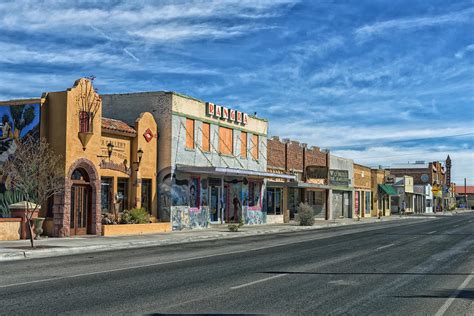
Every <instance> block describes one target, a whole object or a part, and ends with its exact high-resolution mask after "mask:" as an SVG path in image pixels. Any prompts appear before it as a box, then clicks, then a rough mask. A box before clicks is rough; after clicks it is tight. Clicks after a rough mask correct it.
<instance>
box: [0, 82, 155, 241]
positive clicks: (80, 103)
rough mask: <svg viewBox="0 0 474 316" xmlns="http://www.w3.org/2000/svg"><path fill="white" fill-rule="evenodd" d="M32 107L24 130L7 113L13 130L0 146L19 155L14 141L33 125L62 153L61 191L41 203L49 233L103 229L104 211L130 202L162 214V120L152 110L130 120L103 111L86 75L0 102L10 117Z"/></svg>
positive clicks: (34, 130)
mask: <svg viewBox="0 0 474 316" xmlns="http://www.w3.org/2000/svg"><path fill="white" fill-rule="evenodd" d="M29 109H35V110H34V113H35V119H34V120H32V121H31V122H30V124H29V125H27V126H23V127H24V130H23V131H20V130H19V129H20V128H19V127H20V125H21V124H19V123H14V122H12V123H8V121H9V118H8V114H5V115H6V116H5V115H4V117H5V119H4V121H5V122H4V124H3V126H5V125H6V124H9V125H10V126H12V127H13V129H12V130H13V133H11V134H13V135H12V137H11V139H8V137H6V136H7V135H2V137H3V136H5V137H4V139H2V145H5V144H9V145H8V146H9V147H8V148H7V149H6V150H4V149H5V147H4V148H3V149H2V150H1V151H2V154H3V155H4V158H5V156H7V155H9V154H14V150H13V148H14V146H15V142H16V141H18V139H19V138H21V137H23V136H24V135H26V133H24V131H25V130H26V129H27V128H29V129H30V132H31V133H30V134H35V135H37V136H35V137H42V138H44V139H45V140H46V141H47V142H48V143H49V145H50V146H51V148H52V149H53V150H54V152H55V154H57V155H60V156H61V158H62V161H61V162H62V168H61V172H62V174H63V175H64V193H63V194H60V195H56V196H54V197H53V198H51V199H50V201H48V203H44V205H45V206H46V205H47V207H43V208H42V210H41V214H40V216H43V217H46V224H45V228H46V232H47V233H48V234H49V235H52V236H59V237H65V236H71V235H80V234H96V235H99V234H101V227H102V223H101V221H102V217H103V215H104V214H108V213H116V212H119V211H123V210H125V209H130V208H142V207H143V208H145V209H146V210H147V211H148V212H149V213H150V215H151V216H153V217H156V216H157V203H156V185H154V183H155V182H156V164H155V161H156V159H157V151H156V149H157V137H156V133H157V125H156V122H155V120H154V118H153V116H152V115H151V114H150V113H146V112H143V113H142V112H140V113H137V115H136V116H134V117H133V119H132V120H131V121H130V124H126V123H124V122H122V121H119V120H116V119H110V118H105V117H103V116H102V100H101V98H100V96H99V95H98V94H97V93H96V92H95V90H94V87H93V86H92V82H91V81H90V80H88V79H84V78H83V79H79V80H77V81H76V82H75V84H74V86H73V87H72V88H70V89H67V90H65V91H60V92H47V93H44V94H43V95H42V97H41V98H39V99H31V100H26V101H25V100H22V101H21V100H20V101H5V102H1V103H0V110H1V111H3V112H5V113H7V112H8V113H11V114H12V115H11V117H12V121H15V119H13V118H14V117H15V115H16V114H15V113H17V112H20V113H22V115H23V118H25V115H27V114H26V113H27V111H30V110H29ZM23 125H24V124H23ZM33 125H34V126H33ZM15 133H17V134H18V135H17V136H15V135H14V134H15Z"/></svg>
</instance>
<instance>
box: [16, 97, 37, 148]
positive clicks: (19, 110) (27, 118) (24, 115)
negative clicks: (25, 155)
mask: <svg viewBox="0 0 474 316" xmlns="http://www.w3.org/2000/svg"><path fill="white" fill-rule="evenodd" d="M10 114H11V117H12V120H13V126H14V130H13V139H14V140H15V141H16V142H18V140H19V139H20V137H21V131H22V130H23V129H24V128H25V127H27V126H28V125H30V124H31V123H33V121H34V119H35V108H34V107H33V106H32V105H17V106H11V107H10Z"/></svg>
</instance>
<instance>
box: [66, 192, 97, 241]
mask: <svg viewBox="0 0 474 316" xmlns="http://www.w3.org/2000/svg"><path fill="white" fill-rule="evenodd" d="M91 206H92V205H91V190H90V187H89V186H88V185H79V184H74V185H73V186H72V187H71V218H70V222H71V226H70V229H71V231H70V234H71V235H85V234H87V233H88V232H89V231H90V227H91V222H92V217H91Z"/></svg>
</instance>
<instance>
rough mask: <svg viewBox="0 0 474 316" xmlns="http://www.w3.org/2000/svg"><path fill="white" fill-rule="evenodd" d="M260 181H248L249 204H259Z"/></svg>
mask: <svg viewBox="0 0 474 316" xmlns="http://www.w3.org/2000/svg"><path fill="white" fill-rule="evenodd" d="M261 187H262V184H261V183H260V182H254V181H249V206H260V190H261Z"/></svg>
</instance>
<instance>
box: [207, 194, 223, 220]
mask: <svg viewBox="0 0 474 316" xmlns="http://www.w3.org/2000/svg"><path fill="white" fill-rule="evenodd" d="M209 191H210V193H209V195H210V197H211V201H210V205H209V206H210V212H211V222H219V218H220V213H221V212H220V210H219V195H220V192H219V191H220V188H219V187H218V186H210V187H209Z"/></svg>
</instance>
